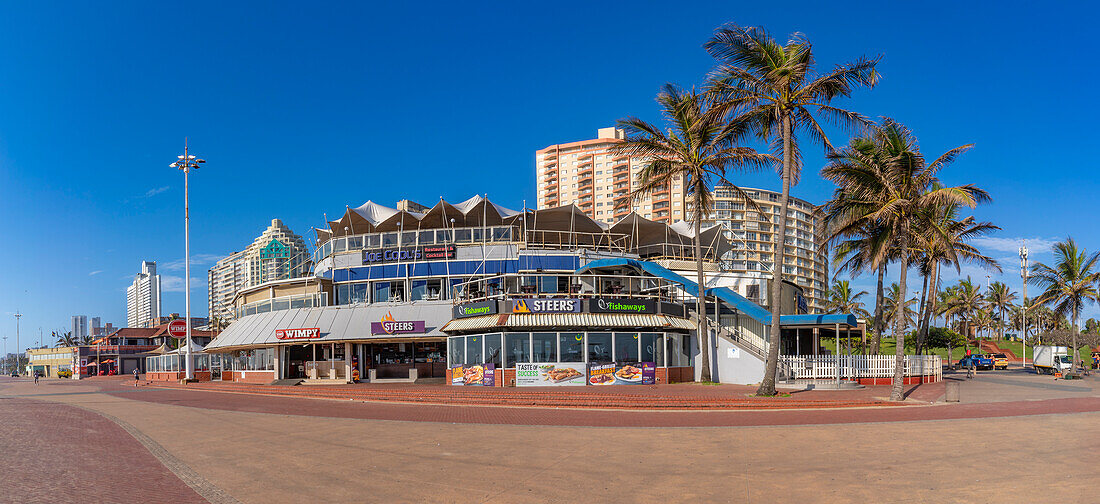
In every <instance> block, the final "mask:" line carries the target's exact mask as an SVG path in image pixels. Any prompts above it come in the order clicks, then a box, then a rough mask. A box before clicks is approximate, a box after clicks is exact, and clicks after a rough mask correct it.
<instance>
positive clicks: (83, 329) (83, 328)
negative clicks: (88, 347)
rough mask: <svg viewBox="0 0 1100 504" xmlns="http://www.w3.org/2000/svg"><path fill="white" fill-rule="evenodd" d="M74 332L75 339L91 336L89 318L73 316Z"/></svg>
mask: <svg viewBox="0 0 1100 504" xmlns="http://www.w3.org/2000/svg"><path fill="white" fill-rule="evenodd" d="M70 331H72V336H73V338H76V339H80V338H83V337H85V336H89V335H90V333H89V332H88V316H87V315H73V316H72V328H71V329H70Z"/></svg>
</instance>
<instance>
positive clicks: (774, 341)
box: [756, 112, 840, 396]
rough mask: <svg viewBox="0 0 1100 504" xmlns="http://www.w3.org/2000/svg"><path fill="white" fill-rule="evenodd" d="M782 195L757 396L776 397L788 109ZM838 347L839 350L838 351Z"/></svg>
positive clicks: (788, 184) (785, 127)
mask: <svg viewBox="0 0 1100 504" xmlns="http://www.w3.org/2000/svg"><path fill="white" fill-rule="evenodd" d="M782 128H783V132H782V134H783V173H782V178H783V195H782V196H780V198H779V232H778V233H776V237H775V254H773V256H772V257H774V258H775V261H774V262H773V263H772V287H771V292H769V294H770V297H771V306H770V307H769V308H771V312H772V313H771V315H772V321H771V322H772V323H771V327H770V328H769V329H768V360H767V362H766V364H765V367H764V379H763V380H761V382H760V387H759V388H758V389H757V390H756V394H757V395H763V396H773V395H775V371H776V368H777V367H778V366H779V344H780V343H779V342H780V336H781V334H780V331H782V328H781V326H780V324H779V317H780V312H781V311H782V309H781V306H780V305H781V302H782V299H783V296H782V288H783V264H784V259H785V258H784V245H785V244H786V236H787V206H788V205H789V204H790V198H791V116H790V114H789V113H788V112H783V125H782ZM839 350H840V349H839V348H838V349H837V351H838V353H839Z"/></svg>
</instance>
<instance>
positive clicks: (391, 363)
mask: <svg viewBox="0 0 1100 504" xmlns="http://www.w3.org/2000/svg"><path fill="white" fill-rule="evenodd" d="M446 346H447V344H446V343H445V342H442V341H416V342H414V341H408V342H392V343H371V344H364V345H362V346H361V347H362V348H361V352H362V353H361V355H362V356H363V357H362V362H363V364H362V365H363V368H364V371H365V370H366V369H374V370H375V376H376V377H377V378H406V377H408V376H409V370H410V369H412V368H414V367H415V368H416V373H417V376H418V377H419V378H440V377H443V376H446V373H447V363H446V359H444V357H443V354H444V351H445V350H446ZM364 374H366V373H365V372H364Z"/></svg>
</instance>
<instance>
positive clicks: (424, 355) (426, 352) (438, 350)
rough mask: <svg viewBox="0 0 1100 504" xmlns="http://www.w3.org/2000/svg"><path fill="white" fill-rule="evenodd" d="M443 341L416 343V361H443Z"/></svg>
mask: <svg viewBox="0 0 1100 504" xmlns="http://www.w3.org/2000/svg"><path fill="white" fill-rule="evenodd" d="M443 346H444V343H437V342H429V343H416V353H415V354H414V356H415V357H414V360H416V362H443Z"/></svg>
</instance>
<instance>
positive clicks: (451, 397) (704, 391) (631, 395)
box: [147, 382, 918, 410]
mask: <svg viewBox="0 0 1100 504" xmlns="http://www.w3.org/2000/svg"><path fill="white" fill-rule="evenodd" d="M147 385H148V386H153V387H161V388H168V389H179V390H201V391H210V392H235V393H245V394H258V395H272V396H285V397H309V398H317V399H350V400H357V401H389V402H402V403H425V404H438V405H450V406H454V405H467V406H536V407H557V408H601V409H607V408H622V409H658V410H659V409H665V410H668V409H675V410H685V409H737V410H743V409H786V408H799V409H813V408H845V407H870V406H898V405H899V403H895V402H889V401H884V400H882V399H880V398H876V397H875V394H881V393H883V388H882V387H877V388H875V389H870V388H869V389H863V390H854V391H839V392H838V391H828V392H826V391H800V392H796V393H792V394H790V395H789V397H771V398H768V397H751V394H752V392H754V391H755V387H748V386H735V385H721V386H705V385H695V384H679V385H652V386H641V385H637V386H618V387H576V388H573V387H569V388H566V387H531V388H511V387H454V386H448V385H422V384H416V385H412V384H389V385H364V384H360V385H317V386H304V385H299V386H273V385H256V384H242V383H231V382H198V383H192V384H188V385H178V384H174V383H165V382H151V383H149V384H147ZM916 388H918V387H916V386H913V387H910V389H916ZM885 394H886V395H889V389H886V390H885Z"/></svg>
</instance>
